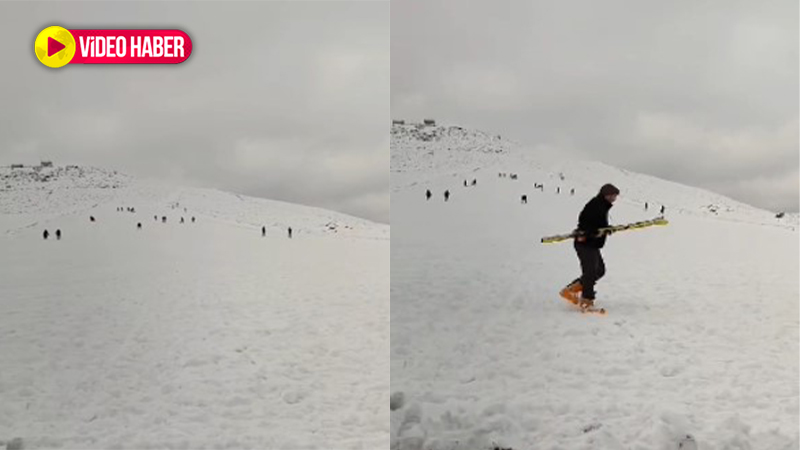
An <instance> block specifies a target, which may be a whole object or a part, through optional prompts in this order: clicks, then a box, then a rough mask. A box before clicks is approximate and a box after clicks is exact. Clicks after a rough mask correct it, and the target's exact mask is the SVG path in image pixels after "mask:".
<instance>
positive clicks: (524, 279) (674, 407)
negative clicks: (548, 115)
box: [391, 126, 800, 450]
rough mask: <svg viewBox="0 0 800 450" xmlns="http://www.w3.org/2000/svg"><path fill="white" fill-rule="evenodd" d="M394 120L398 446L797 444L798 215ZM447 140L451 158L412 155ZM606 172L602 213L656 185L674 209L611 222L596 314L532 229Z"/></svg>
mask: <svg viewBox="0 0 800 450" xmlns="http://www.w3.org/2000/svg"><path fill="white" fill-rule="evenodd" d="M406 127H408V126H406ZM395 128H396V129H397V127H395ZM462 132H463V133H464V134H465V135H471V136H473V137H472V138H470V139H483V141H482V142H478V143H474V142H472V141H470V140H469V139H467V138H459V140H460V141H462V142H467V143H469V145H468V147H470V148H487V147H489V145H490V143H489V142H488V141H487V140H485V138H481V137H480V133H475V132H470V131H463V130H462ZM444 134H447V133H444ZM394 136H395V139H394V140H393V141H392V146H391V148H392V152H393V155H392V161H393V163H397V164H399V165H395V166H393V173H392V184H393V194H392V217H393V236H392V253H391V257H392V266H391V267H392V278H391V286H392V287H391V292H392V302H391V319H392V329H391V357H392V360H391V371H392V377H391V384H392V391H393V392H394V393H395V402H394V407H395V408H396V409H395V410H394V411H393V412H392V413H391V421H392V448H395V449H400V448H404V449H450V450H457V449H490V448H494V447H495V446H497V447H499V448H513V449H514V450H522V449H570V450H572V449H636V450H639V449H642V450H644V449H656V450H666V449H670V450H672V449H679V448H681V449H686V448H700V449H703V450H711V449H720V450H722V449H782V450H783V449H786V450H788V449H796V448H798V446H799V445H800V437H799V436H798V435H799V434H800V433H799V432H798V382H797V380H798V377H800V368H799V367H798V329H799V328H800V326H799V324H798V297H800V291H799V289H798V281H800V280H798V271H799V270H800V267H798V254H797V248H798V233H797V231H796V224H797V222H796V216H794V217H787V218H784V220H778V219H775V217H774V215H773V214H771V213H769V212H766V211H761V210H758V209H756V208H752V207H749V206H747V205H742V204H740V203H738V202H735V201H732V200H730V199H726V198H725V197H723V196H720V195H716V194H713V193H710V192H707V191H702V190H699V189H694V188H691V187H687V186H681V185H678V184H675V183H670V182H668V181H664V180H658V179H655V178H652V177H647V176H644V175H641V174H634V173H630V172H626V171H622V170H619V169H615V168H612V167H608V166H603V165H601V164H597V163H580V162H575V161H573V162H569V163H564V164H552V163H550V164H540V163H538V162H537V161H536V158H535V154H523V155H520V154H518V153H516V152H522V149H520V148H519V147H509V148H507V149H504V151H503V152H500V153H497V154H492V156H491V158H487V156H486V155H487V154H491V153H484V152H479V154H478V153H476V154H474V155H475V158H473V159H470V158H469V157H465V156H463V155H467V154H470V151H469V149H468V148H467V149H464V148H462V149H456V150H453V149H452V144H450V143H445V141H444V140H440V141H437V140H429V141H423V140H420V139H413V138H412V137H411V136H409V135H407V134H406V133H405V132H404V131H400V132H397V133H396V134H394ZM476 136H477V137H476ZM448 145H449V146H451V147H450V148H451V150H450V152H453V151H455V152H461V153H460V154H461V155H462V157H461V158H460V159H459V161H458V162H453V160H452V159H451V158H449V157H447V156H440V155H439V156H433V157H434V158H436V159H437V161H438V162H436V163H434V164H416V163H414V161H415V158H416V156H409V154H410V153H414V154H415V155H438V154H439V153H442V152H447V151H448V150H446V148H447V146H448ZM402 161H408V163H407V164H406V163H402V164H401V163H400V162H402ZM448 161H449V162H448ZM484 163H486V164H489V165H488V166H483V165H482V164H484ZM500 172H503V173H515V174H518V179H517V180H512V179H510V178H506V177H503V178H501V177H498V173H500ZM560 174H563V175H564V180H561V176H560ZM465 179H467V180H469V181H472V180H473V179H477V185H476V186H470V187H464V186H463V181H464V180H465ZM605 182H612V183H615V184H616V185H618V186H619V187H620V188H621V189H622V196H621V197H620V199H619V201H618V202H617V204H616V205H615V206H614V208H613V209H612V211H611V214H610V215H611V222H612V223H627V222H633V221H638V220H644V219H651V218H653V217H654V216H656V215H658V208H660V206H661V205H662V204H666V218H667V219H668V220H669V221H670V224H669V225H668V226H666V227H657V228H651V229H646V230H642V231H631V232H625V233H620V234H617V235H614V236H611V237H610V238H609V240H608V244H607V246H606V248H605V249H604V250H603V254H604V258H605V261H606V266H607V268H608V273H607V275H606V277H605V278H603V279H602V280H601V281H600V282H599V284H598V286H597V291H598V303H599V304H600V306H604V307H606V308H608V310H609V315H608V316H606V317H598V316H583V315H581V314H580V313H577V312H575V311H573V310H571V309H570V308H569V306H568V305H566V304H565V303H564V302H563V301H562V300H561V299H560V298H559V297H558V291H559V289H560V288H561V287H562V286H564V285H565V284H567V283H568V282H570V281H571V280H573V279H574V278H576V277H577V276H578V275H579V266H578V261H577V257H576V255H575V251H574V250H573V248H572V246H571V243H569V242H567V243H561V244H550V245H542V244H541V243H540V242H539V239H540V238H541V237H543V236H547V235H553V234H559V233H564V232H568V231H570V230H571V229H573V228H574V226H575V223H576V221H577V215H578V213H579V211H580V209H581V208H582V206H583V205H584V203H585V202H586V201H587V200H588V199H589V198H590V197H591V196H593V195H594V194H595V193H596V191H597V189H598V188H599V187H600V185H602V184H603V183H605ZM534 183H544V184H545V189H544V192H541V191H538V190H534V189H533V184H534ZM559 186H560V187H561V193H560V194H557V193H556V188H557V187H559ZM572 188H575V190H576V192H575V195H574V196H572V195H570V190H571V189H572ZM426 189H430V190H431V191H432V192H433V193H434V196H433V198H432V199H431V200H430V201H426V200H425V195H424V193H425V190H426ZM446 189H449V190H450V192H451V194H452V195H451V197H450V200H449V201H448V202H446V203H445V202H444V199H443V197H442V193H443V192H444V191H445V190H446ZM523 194H526V195H527V196H528V203H527V204H522V203H521V201H520V196H521V195H523ZM644 201H649V202H650V205H649V206H650V209H649V211H645V210H644V206H643V202H644ZM709 204H712V205H716V206H717V207H718V208H717V213H714V212H712V211H710V210H709V209H708V208H704V205H705V206H707V205H709ZM400 397H403V400H402V401H401V400H400ZM688 435H690V436H692V438H691V439H689V438H687V436H688ZM692 441H693V442H692ZM681 444H683V447H681ZM692 445H696V447H693V446H692Z"/></svg>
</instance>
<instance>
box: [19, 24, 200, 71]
mask: <svg viewBox="0 0 800 450" xmlns="http://www.w3.org/2000/svg"><path fill="white" fill-rule="evenodd" d="M34 50H35V52H36V57H37V58H39V61H41V63H42V64H44V65H45V66H47V67H54V68H55V67H63V66H65V65H67V64H180V63H182V62H184V61H186V59H187V58H189V56H190V55H191V54H192V40H191V38H189V35H187V34H186V33H184V32H183V31H181V30H67V29H66V28H62V27H47V28H45V29H44V30H42V32H41V33H39V36H37V37H36V42H35V43H34Z"/></svg>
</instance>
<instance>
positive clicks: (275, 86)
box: [0, 1, 389, 221]
mask: <svg viewBox="0 0 800 450" xmlns="http://www.w3.org/2000/svg"><path fill="white" fill-rule="evenodd" d="M0 17H2V19H0V24H2V25H3V26H2V27H0V38H2V39H4V42H6V43H8V50H9V55H8V57H7V59H6V67H7V68H10V70H9V69H6V70H5V73H4V81H5V83H3V86H2V87H0V102H2V104H3V105H4V108H3V109H2V112H0V163H8V162H10V161H11V160H14V161H16V160H20V159H24V160H34V161H35V160H37V159H38V158H40V157H41V158H48V159H53V160H55V161H56V162H60V163H64V164H68V163H79V164H93V165H99V166H105V167H111V168H114V169H118V170H121V171H124V172H128V173H130V174H132V175H135V176H140V177H147V178H160V179H170V180H173V181H178V182H184V183H187V184H192V185H197V186H208V187H216V188H220V189H224V190H230V191H233V192H238V193H243V194H248V195H258V196H264V197H268V198H273V199H277V200H285V201H294V202H298V203H303V204H309V205H313V206H319V207H325V208H339V207H342V208H345V209H341V211H342V212H345V213H350V214H354V215H359V216H362V217H365V218H368V219H372V220H377V221H384V220H388V217H389V214H388V210H389V202H388V197H387V196H388V192H389V188H388V184H389V178H388V155H387V153H388V143H387V142H386V133H387V125H386V124H387V123H388V121H389V117H388V111H389V103H388V102H389V54H388V50H389V32H388V25H389V5H388V2H356V1H353V2H230V3H228V2H194V3H192V2H163V3H161V2H159V3H153V2H144V3H142V2H112V3H97V2H53V3H44V2H39V3H3V4H1V5H0ZM21 18H22V19H21ZM52 24H62V25H63V26H66V27H68V28H69V27H72V28H89V27H92V28H128V27H130V28H136V27H159V28H168V27H169V28H172V27H175V28H180V29H183V30H184V31H186V32H187V33H188V34H189V35H190V36H191V38H192V41H193V44H194V49H193V53H192V56H191V57H190V58H189V59H188V60H187V61H186V62H184V63H183V64H180V65H178V66H147V67H145V66H120V67H114V66H94V67H92V66H83V67H82V66H67V67H65V68H63V69H59V70H52V69H48V68H45V67H44V66H42V65H41V64H40V63H39V62H38V61H36V59H35V56H34V55H33V52H32V51H31V45H30V44H31V41H32V40H33V38H34V37H35V36H36V34H38V32H39V31H40V30H41V29H43V28H44V27H46V26H49V25H52ZM321 186H325V187H326V188H322V187H321ZM384 194H385V195H384ZM370 196H372V197H374V198H381V196H384V197H387V199H386V201H385V202H383V203H381V202H379V201H373V202H363V200H362V199H363V198H365V197H370Z"/></svg>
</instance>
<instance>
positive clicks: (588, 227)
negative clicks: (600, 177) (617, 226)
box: [578, 195, 612, 248]
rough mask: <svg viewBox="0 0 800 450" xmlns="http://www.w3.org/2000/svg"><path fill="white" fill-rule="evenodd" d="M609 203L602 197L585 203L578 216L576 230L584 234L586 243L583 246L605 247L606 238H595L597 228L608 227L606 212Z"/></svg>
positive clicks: (599, 196) (609, 207)
mask: <svg viewBox="0 0 800 450" xmlns="http://www.w3.org/2000/svg"><path fill="white" fill-rule="evenodd" d="M611 206H612V205H611V203H610V202H609V201H608V200H606V199H605V197H603V196H602V195H598V196H597V197H594V198H593V199H591V200H589V202H588V203H586V206H584V207H583V211H581V214H580V216H578V230H579V231H582V232H584V235H585V236H586V242H584V243H583V244H585V245H587V246H589V247H594V248H603V246H604V245H606V237H605V236H601V237H595V235H596V234H597V230H598V229H599V228H604V227H607V226H608V211H609V210H610V209H611Z"/></svg>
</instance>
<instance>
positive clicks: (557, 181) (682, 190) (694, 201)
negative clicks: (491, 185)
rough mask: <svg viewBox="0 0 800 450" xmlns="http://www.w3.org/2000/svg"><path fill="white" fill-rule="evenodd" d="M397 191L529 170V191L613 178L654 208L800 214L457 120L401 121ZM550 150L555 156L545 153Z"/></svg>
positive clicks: (395, 160)
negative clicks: (559, 152)
mask: <svg viewBox="0 0 800 450" xmlns="http://www.w3.org/2000/svg"><path fill="white" fill-rule="evenodd" d="M391 152H392V155H391V170H392V185H393V192H396V191H398V190H400V189H405V188H409V187H412V186H413V185H415V184H419V183H424V182H425V181H430V180H434V179H438V178H439V177H441V176H444V175H451V176H452V177H453V185H454V186H460V185H461V184H460V183H462V182H463V181H464V179H469V180H470V181H471V180H472V179H473V178H474V177H475V176H478V175H480V176H481V177H483V178H486V177H497V175H498V174H499V173H507V174H513V173H516V174H524V177H520V178H518V179H517V180H516V181H515V182H516V183H517V186H518V188H517V189H518V192H519V193H520V195H521V194H524V193H530V192H532V191H533V184H534V183H539V184H544V188H545V192H552V193H555V192H556V190H557V188H559V187H560V188H561V190H562V192H564V191H566V192H567V193H568V192H569V191H570V190H571V189H573V188H574V189H575V192H576V195H578V196H584V197H585V196H586V195H592V194H594V193H595V192H596V191H597V189H598V187H599V186H601V185H602V184H604V183H613V184H615V185H616V186H618V187H619V188H620V189H621V190H622V196H621V198H620V201H622V202H625V203H628V204H631V205H638V206H640V207H642V208H644V204H645V202H647V203H648V204H649V205H648V206H649V207H650V208H651V209H650V211H651V212H655V213H657V212H658V211H660V208H661V206H662V205H663V206H665V208H666V212H667V213H670V212H680V213H681V214H691V215H698V216H701V217H707V218H714V219H720V220H730V221H744V222H748V223H758V224H762V225H769V226H782V227H790V228H791V227H797V224H798V220H797V215H796V214H795V215H787V216H785V217H784V218H782V219H777V218H776V217H775V213H774V212H770V211H764V210H761V209H758V208H754V207H752V206H749V205H746V204H743V203H741V202H738V201H736V200H733V199H730V198H728V197H725V196H723V195H720V194H717V193H714V192H709V191H707V190H703V189H698V188H695V187H690V186H685V185H681V184H678V183H675V182H671V181H668V180H663V179H660V178H657V177H653V176H649V175H644V174H639V173H634V172H630V171H627V170H624V169H619V168H616V167H612V166H609V165H606V164H603V163H601V162H594V161H573V160H563V161H552V156H551V153H552V151H549V150H547V149H538V148H535V147H534V148H530V147H526V146H524V145H522V144H519V143H517V142H515V141H511V140H508V139H507V138H505V137H502V136H491V135H488V134H486V133H483V132H481V131H476V130H470V129H466V128H463V127H459V126H455V125H444V126H442V125H439V126H423V125H419V124H407V125H393V126H392V141H391ZM541 153H546V154H547V157H544V156H543V155H541Z"/></svg>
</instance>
